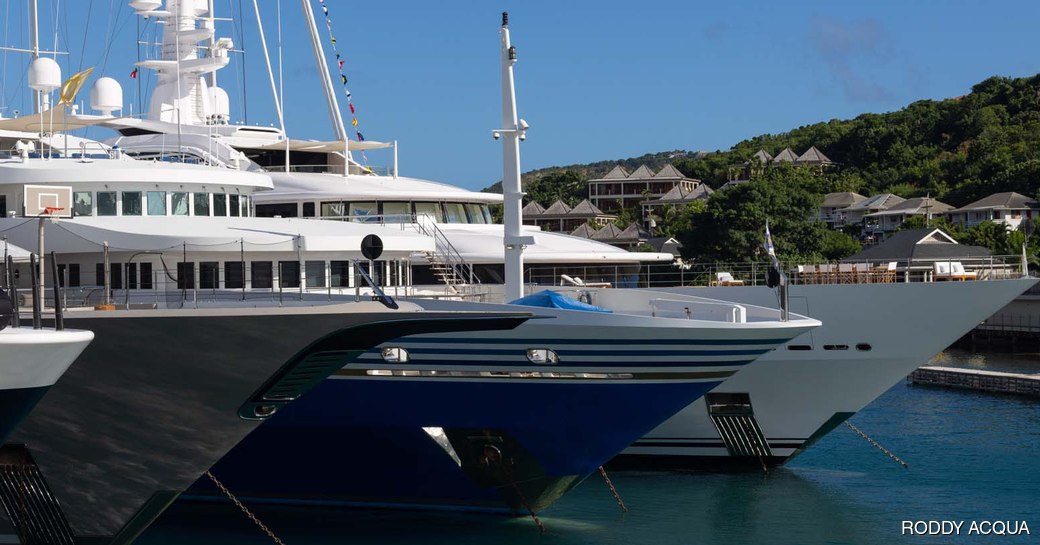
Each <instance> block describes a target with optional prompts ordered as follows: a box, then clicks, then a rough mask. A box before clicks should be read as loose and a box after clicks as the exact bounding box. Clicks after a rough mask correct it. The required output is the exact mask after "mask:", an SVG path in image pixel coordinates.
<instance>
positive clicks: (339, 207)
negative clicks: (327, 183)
mask: <svg viewBox="0 0 1040 545" xmlns="http://www.w3.org/2000/svg"><path fill="white" fill-rule="evenodd" d="M321 215H322V216H323V217H324V216H331V217H343V216H346V215H347V205H346V203H342V202H323V203H321Z"/></svg>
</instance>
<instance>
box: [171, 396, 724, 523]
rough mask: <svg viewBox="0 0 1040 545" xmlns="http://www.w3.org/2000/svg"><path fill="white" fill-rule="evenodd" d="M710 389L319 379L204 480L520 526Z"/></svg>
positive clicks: (269, 495) (206, 489)
mask: <svg viewBox="0 0 1040 545" xmlns="http://www.w3.org/2000/svg"><path fill="white" fill-rule="evenodd" d="M718 384H719V382H718V381H705V382H685V383H684V382H651V381H643V382H642V383H639V382H630V381H624V382H612V383H607V382H604V383H588V382H581V383H579V382H565V381H554V382H542V383H537V382H531V381H523V383H521V382H519V381H517V382H494V381H468V382H467V381H437V380H430V381H428V380H402V379H401V378H397V377H393V378H388V379H371V378H369V379H344V378H338V379H328V380H325V381H324V382H323V383H322V384H321V385H320V386H318V387H317V388H315V389H314V390H312V391H311V392H309V393H308V394H307V395H305V396H303V397H302V398H301V399H299V400H297V401H296V402H294V403H291V404H289V405H288V406H286V407H285V408H283V409H282V410H281V411H280V412H279V413H278V414H276V415H275V416H274V417H272V418H271V419H269V420H268V421H266V422H265V423H264V424H262V425H261V426H260V427H259V428H258V429H256V430H255V431H253V432H252V433H251V434H250V435H249V436H248V437H247V438H246V439H245V440H244V441H243V442H241V443H239V444H238V446H236V447H235V448H234V449H233V450H232V451H231V452H230V453H229V454H228V455H227V456H225V457H224V458H223V459H222V460H221V461H220V462H219V463H218V464H217V465H216V466H215V467H214V468H213V473H214V474H215V475H217V477H218V478H220V479H221V480H222V481H223V482H224V483H225V484H226V485H227V486H228V488H229V489H230V490H231V491H232V492H234V493H235V494H236V495H238V496H240V497H245V498H249V499H250V500H251V501H270V502H278V503H291V504H308V503H314V504H323V505H336V504H341V505H360V506H369V507H397V508H443V509H463V510H479V511H491V512H503V513H511V514H525V513H526V512H527V511H528V510H529V509H530V510H534V511H538V510H541V509H543V508H545V507H547V506H548V505H549V504H551V503H552V502H553V501H554V500H556V499H557V498H559V497H560V496H561V495H562V494H563V493H565V492H566V491H567V490H569V489H570V488H571V487H573V486H574V485H576V484H577V483H579V482H580V481H581V479H583V478H584V477H585V476H587V475H589V474H590V473H592V472H594V471H595V470H596V469H597V468H598V467H599V466H600V465H602V464H603V463H605V462H606V461H607V460H609V459H610V458H612V457H613V456H614V455H616V454H617V453H618V452H620V451H621V450H623V449H624V448H626V447H627V446H628V445H630V444H631V443H632V442H633V441H634V440H636V439H638V438H639V437H642V436H643V435H644V434H645V433H646V432H648V431H649V430H651V429H652V428H654V427H655V426H656V425H657V424H659V423H661V422H663V421H664V420H665V419H667V418H669V417H670V416H672V415H673V414H675V413H676V412H677V411H679V410H680V409H681V408H683V407H685V406H686V405H688V404H690V403H691V402H693V401H694V400H696V399H697V398H699V397H701V396H702V395H703V394H704V393H705V392H707V391H708V390H710V389H711V388H714V387H715V386H716V385H718ZM424 427H425V428H430V427H436V428H442V429H443V431H444V439H443V440H442V441H441V442H440V443H438V442H437V441H435V440H434V439H433V438H432V437H431V436H430V435H429V434H428V433H427V432H426V431H424V430H423V428H424ZM449 443H450V444H449ZM442 444H443V445H448V447H447V448H445V447H444V446H442ZM453 455H454V458H453ZM215 496H216V490H215V489H213V488H212V487H211V486H210V485H209V482H208V480H206V479H202V480H200V481H199V482H197V483H196V484H195V485H194V486H193V487H192V489H190V490H189V491H188V492H187V493H186V494H185V495H184V496H182V498H185V499H204V498H213V497H215Z"/></svg>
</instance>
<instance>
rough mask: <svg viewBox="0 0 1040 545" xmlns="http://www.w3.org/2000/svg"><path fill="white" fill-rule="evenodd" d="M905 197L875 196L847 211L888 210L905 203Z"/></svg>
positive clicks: (850, 207) (885, 194)
mask: <svg viewBox="0 0 1040 545" xmlns="http://www.w3.org/2000/svg"><path fill="white" fill-rule="evenodd" d="M905 200H906V199H904V198H903V197H900V196H899V195H893V194H891V193H882V194H880V195H874V196H873V197H870V198H869V199H864V200H862V201H859V202H858V203H856V204H853V205H851V206H849V207H848V208H846V210H888V209H889V208H891V207H892V206H894V205H897V204H899V203H901V202H903V201H905Z"/></svg>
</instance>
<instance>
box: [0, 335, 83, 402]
mask: <svg viewBox="0 0 1040 545" xmlns="http://www.w3.org/2000/svg"><path fill="white" fill-rule="evenodd" d="M93 339H94V334H93V333H91V332H90V331H81V330H72V329H67V330H65V331H54V330H53V329H33V328H32V327H25V326H23V327H17V328H12V327H8V328H5V329H3V330H0V390H17V389H24V388H46V387H50V386H53V385H54V383H55V382H57V381H58V379H59V378H60V377H61V375H62V374H63V373H65V370H66V369H68V368H69V366H70V365H72V362H73V361H75V360H76V358H77V357H79V355H80V353H81V352H83V349H84V348H86V347H87V345H88V344H90V341H91V340H93Z"/></svg>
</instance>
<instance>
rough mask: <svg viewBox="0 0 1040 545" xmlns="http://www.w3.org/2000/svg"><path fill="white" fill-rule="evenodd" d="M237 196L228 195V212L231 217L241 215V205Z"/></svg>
mask: <svg viewBox="0 0 1040 545" xmlns="http://www.w3.org/2000/svg"><path fill="white" fill-rule="evenodd" d="M240 201H241V199H239V196H238V195H235V194H231V195H228V203H229V204H228V211H229V212H231V215H232V216H238V215H240V214H241V213H242V204H241V203H240Z"/></svg>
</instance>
